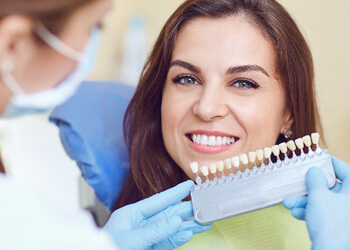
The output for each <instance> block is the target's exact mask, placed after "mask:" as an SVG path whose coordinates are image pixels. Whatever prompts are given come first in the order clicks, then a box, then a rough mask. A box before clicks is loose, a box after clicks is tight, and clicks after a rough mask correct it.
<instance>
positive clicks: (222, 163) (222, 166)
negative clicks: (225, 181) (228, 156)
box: [216, 161, 224, 171]
mask: <svg viewBox="0 0 350 250" xmlns="http://www.w3.org/2000/svg"><path fill="white" fill-rule="evenodd" d="M216 167H217V168H218V171H223V170H224V161H218V162H217V163H216Z"/></svg>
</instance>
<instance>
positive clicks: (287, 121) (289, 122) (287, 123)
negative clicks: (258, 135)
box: [281, 110, 294, 134]
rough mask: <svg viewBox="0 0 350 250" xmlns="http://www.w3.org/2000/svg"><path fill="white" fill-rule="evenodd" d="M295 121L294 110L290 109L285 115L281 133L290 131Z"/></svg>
mask: <svg viewBox="0 0 350 250" xmlns="http://www.w3.org/2000/svg"><path fill="white" fill-rule="evenodd" d="M293 123H294V118H293V116H292V112H291V111H290V110H288V111H287V112H286V113H285V115H284V116H283V124H282V128H281V134H284V133H285V132H286V131H289V130H291V129H292V126H293Z"/></svg>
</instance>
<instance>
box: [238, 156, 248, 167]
mask: <svg viewBox="0 0 350 250" xmlns="http://www.w3.org/2000/svg"><path fill="white" fill-rule="evenodd" d="M239 159H240V160H241V162H242V163H243V164H244V165H247V164H248V156H247V154H241V155H240V156H239Z"/></svg>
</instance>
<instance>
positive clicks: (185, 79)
mask: <svg viewBox="0 0 350 250" xmlns="http://www.w3.org/2000/svg"><path fill="white" fill-rule="evenodd" d="M172 80H173V83H180V84H183V85H187V86H189V85H193V84H198V82H197V80H196V78H194V77H192V76H177V77H175V78H173V79H172Z"/></svg>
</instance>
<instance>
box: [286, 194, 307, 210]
mask: <svg viewBox="0 0 350 250" xmlns="http://www.w3.org/2000/svg"><path fill="white" fill-rule="evenodd" d="M306 204H307V196H294V197H288V198H286V199H284V200H283V205H284V206H285V207H286V208H288V209H293V208H305V207H306Z"/></svg>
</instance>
